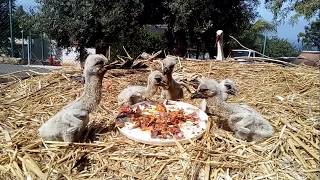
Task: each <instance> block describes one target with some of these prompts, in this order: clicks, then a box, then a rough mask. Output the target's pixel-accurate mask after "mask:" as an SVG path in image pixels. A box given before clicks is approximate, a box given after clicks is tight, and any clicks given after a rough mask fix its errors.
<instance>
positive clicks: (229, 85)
mask: <svg viewBox="0 0 320 180" xmlns="http://www.w3.org/2000/svg"><path fill="white" fill-rule="evenodd" d="M201 81H202V82H203V83H213V82H214V84H215V85H217V84H218V82H217V81H216V80H214V79H210V81H208V79H205V78H204V79H197V81H194V85H196V86H199V85H200V82H201ZM217 86H218V87H219V90H220V91H221V93H219V95H220V97H221V99H222V100H223V101H226V100H227V99H228V98H229V96H230V95H235V94H236V92H237V89H236V86H235V83H234V82H233V81H232V80H231V79H224V80H222V81H221V82H220V83H219V84H218V85H217ZM196 88H198V87H196ZM199 108H200V109H201V110H202V111H205V112H207V101H206V99H202V101H201V102H200V105H199Z"/></svg>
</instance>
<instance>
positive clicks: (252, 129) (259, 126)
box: [192, 80, 273, 141]
mask: <svg viewBox="0 0 320 180" xmlns="http://www.w3.org/2000/svg"><path fill="white" fill-rule="evenodd" d="M221 93H222V92H221V90H220V87H219V84H217V82H216V81H214V80H206V81H202V82H201V83H200V85H199V87H198V89H197V91H196V92H195V93H194V94H193V95H192V98H202V99H206V100H207V107H208V111H209V112H210V113H212V114H216V115H219V116H222V117H226V118H227V122H228V125H229V127H230V129H231V130H232V131H234V132H235V135H236V137H237V138H239V139H242V140H248V141H250V140H254V141H258V140H261V139H263V138H266V137H270V136H272V134H273V128H272V126H271V124H270V123H269V122H268V121H267V120H265V119H264V118H263V117H262V116H261V114H259V113H258V112H257V111H255V110H254V109H253V108H251V107H249V106H248V105H245V104H228V103H226V102H225V101H223V100H222V98H221Z"/></svg>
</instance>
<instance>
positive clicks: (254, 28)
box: [230, 19, 276, 52]
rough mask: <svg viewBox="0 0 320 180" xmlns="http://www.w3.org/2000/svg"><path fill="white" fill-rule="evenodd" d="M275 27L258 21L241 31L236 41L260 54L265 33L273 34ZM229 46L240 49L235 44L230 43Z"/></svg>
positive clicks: (263, 21) (266, 22) (260, 20)
mask: <svg viewBox="0 0 320 180" xmlns="http://www.w3.org/2000/svg"><path fill="white" fill-rule="evenodd" d="M275 31H276V25H274V24H272V23H270V22H268V21H265V20H262V19H259V20H257V21H256V22H255V23H253V24H251V26H250V27H249V28H247V29H246V30H244V31H243V33H242V34H240V35H239V36H238V37H237V39H238V40H239V41H240V42H241V43H242V44H243V45H244V46H246V47H248V48H250V49H253V50H256V51H258V52H262V49H263V44H264V38H265V37H264V35H263V33H266V32H275ZM230 44H231V46H232V47H233V48H236V47H237V48H241V47H240V46H239V45H238V44H237V43H236V42H234V41H232V42H231V43H230Z"/></svg>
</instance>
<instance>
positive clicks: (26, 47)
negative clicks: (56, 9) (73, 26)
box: [0, 0, 54, 64]
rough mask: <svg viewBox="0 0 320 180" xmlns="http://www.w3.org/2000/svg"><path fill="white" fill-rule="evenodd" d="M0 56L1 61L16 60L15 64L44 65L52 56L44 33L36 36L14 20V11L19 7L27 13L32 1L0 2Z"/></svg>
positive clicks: (7, 0)
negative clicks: (5, 58)
mask: <svg viewBox="0 0 320 180" xmlns="http://www.w3.org/2000/svg"><path fill="white" fill-rule="evenodd" d="M0 3H1V4H0V5H1V11H0V18H1V19H0V26H1V27H0V30H1V31H0V38H1V39H0V40H1V43H0V54H1V56H2V59H4V57H8V58H7V59H16V61H17V62H16V63H17V64H46V63H47V62H48V58H49V57H50V56H51V55H53V54H54V52H53V51H54V50H53V48H52V46H54V42H53V41H51V40H50V39H49V38H48V37H47V36H46V34H45V33H41V34H36V33H33V32H32V30H25V29H23V28H21V27H19V25H18V23H17V21H18V19H15V16H14V13H15V10H17V8H18V7H19V8H20V6H22V8H23V9H24V11H26V12H28V11H29V10H30V9H29V10H28V7H32V6H34V5H35V2H33V1H19V2H18V3H17V1H14V0H0ZM19 3H20V4H19ZM28 3H29V4H28Z"/></svg>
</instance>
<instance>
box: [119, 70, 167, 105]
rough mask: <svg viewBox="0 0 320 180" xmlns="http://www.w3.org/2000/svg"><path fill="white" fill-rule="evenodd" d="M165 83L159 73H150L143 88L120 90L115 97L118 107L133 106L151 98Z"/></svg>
mask: <svg viewBox="0 0 320 180" xmlns="http://www.w3.org/2000/svg"><path fill="white" fill-rule="evenodd" d="M166 86H167V83H166V81H165V77H164V76H163V75H162V74H161V72H160V71H152V72H151V73H150V74H149V76H148V84H147V87H145V86H129V87H127V88H125V89H124V90H122V91H121V92H120V94H119V95H118V97H117V101H118V105H120V106H121V105H123V104H127V105H133V104H136V103H138V102H142V101H144V100H145V99H146V98H150V97H151V96H153V95H154V94H155V93H156V92H157V90H158V88H159V87H163V88H165V87H166Z"/></svg>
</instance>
